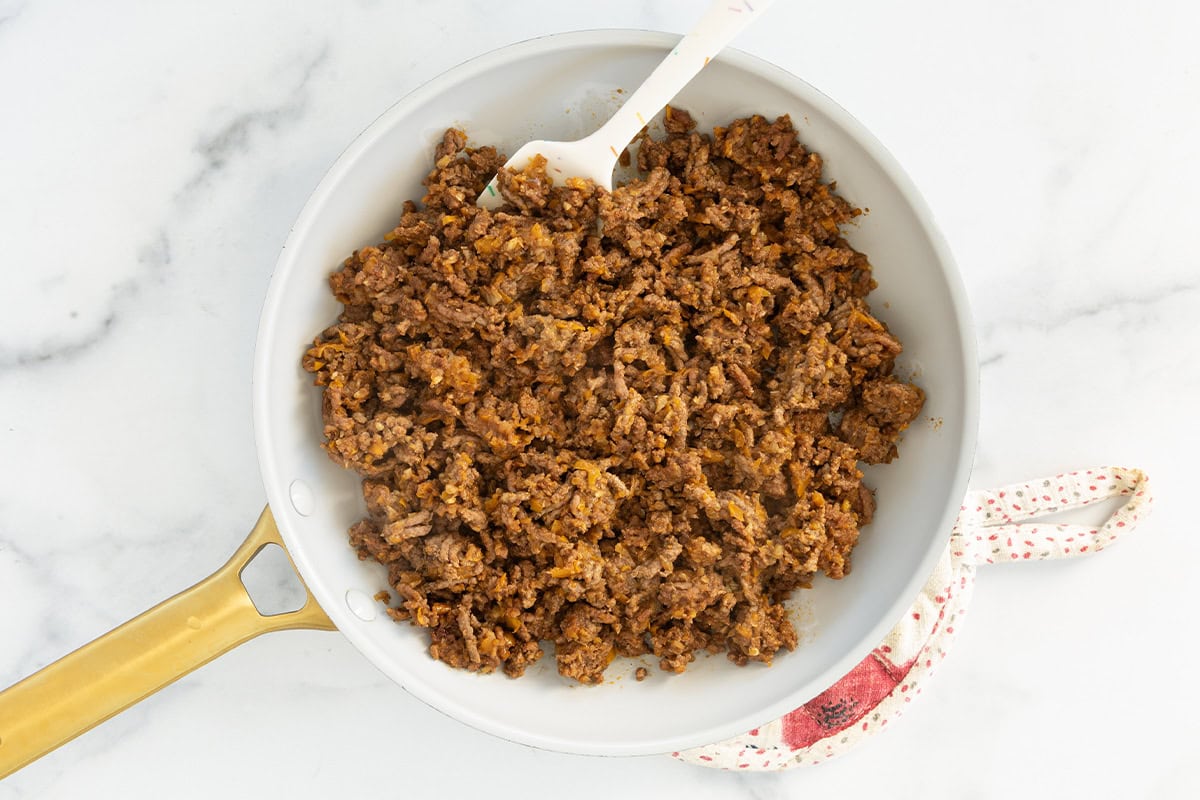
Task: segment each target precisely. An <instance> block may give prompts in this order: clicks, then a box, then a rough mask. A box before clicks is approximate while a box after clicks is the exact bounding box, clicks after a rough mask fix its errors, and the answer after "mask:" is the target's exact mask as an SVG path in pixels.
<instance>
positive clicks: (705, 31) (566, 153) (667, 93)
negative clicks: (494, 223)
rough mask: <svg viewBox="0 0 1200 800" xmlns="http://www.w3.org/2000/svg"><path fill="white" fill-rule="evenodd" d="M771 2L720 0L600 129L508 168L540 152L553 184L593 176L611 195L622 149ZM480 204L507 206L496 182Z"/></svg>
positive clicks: (532, 147) (528, 148) (521, 154)
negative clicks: (613, 176)
mask: <svg viewBox="0 0 1200 800" xmlns="http://www.w3.org/2000/svg"><path fill="white" fill-rule="evenodd" d="M773 2H775V0H716V1H715V2H714V3H713V4H712V5H711V6H709V8H708V11H706V12H705V14H704V16H703V17H701V18H700V21H699V22H698V23H696V27H694V28H692V31H691V32H690V33H689V34H688V35H687V36H684V37H683V39H681V40H680V41H679V44H678V45H677V46H676V47H675V49H674V50H672V51H671V54H670V55H668V56H667V57H666V59H664V60H663V62H662V63H661V64H659V65H658V66H657V67H655V69H654V72H652V73H650V77H648V78H646V81H645V82H644V83H643V84H642V85H641V86H640V87H638V90H637V91H636V92H634V93H633V94H631V95H630V96H629V99H628V100H626V101H625V104H624V105H622V106H621V107H620V108H619V109H617V113H615V114H613V116H612V118H611V119H609V121H608V122H606V123H604V125H603V126H601V127H600V129H599V130H598V131H596V132H595V133H593V134H591V135H590V136H587V137H585V138H583V139H580V140H578V141H575V142H547V141H543V140H540V139H539V140H535V141H532V142H529V143H528V144H526V145H524V146H523V147H521V149H519V150H517V152H516V153H514V154H513V155H512V157H511V158H509V159H508V163H506V164H505V165H504V166H506V167H508V168H509V169H512V170H520V169H522V168H524V167H525V166H526V165H527V164H528V163H529V160H530V159H532V158H533V157H534V156H536V155H538V154H541V155H542V157H544V158H545V159H546V171H547V173H549V175H550V177H551V178H552V179H553V180H554V181H555V182H561V181H563V180H564V179H566V178H570V177H579V178H590V179H592V180H593V181H595V182H596V183H597V184H598V185H600V186H603V187H604V188H605V189H608V190H610V191H611V190H612V175H613V169H614V168H615V167H616V165H617V159H618V158H619V157H620V155H621V151H622V150H624V149H625V146H626V145H628V144H629V143H630V141H632V140H633V137H634V136H636V135H637V132H638V131H640V130H641V129H642V127H643V126H645V124H646V122H647V120H649V119H650V118H651V117H653V116H654V115H655V114H657V113H658V112H659V111H660V110H662V108H663V107H664V106H665V105H666V104H667V103H669V102H671V99H672V98H673V97H675V95H676V94H678V93H679V91H680V90H681V89H682V88H683V87H684V86H686V85H687V83H688V81H690V80H691V79H692V78H693V77H695V75H696V73H697V72H699V71H700V70H702V69H704V67H705V66H706V65H707V64H708V62H709V61H711V60H712V59H713V57H714V56H716V55H717V53H719V52H720V51H721V50H722V49H723V48H724V47H725V45H727V44H729V42H730V41H732V40H733V38H734V37H735V36H737V35H738V34H739V33H741V32H742V31H743V30H745V29H746V28H747V27H748V26H749V25H750V23H751V22H753V21H754V20H756V19H758V16H759V14H761V13H762V12H763V11H764V10H766V8H767V7H768V6H770V5H771V3H773ZM478 203H479V205H481V206H483V207H484V208H497V207H499V206H500V205H502V204H503V203H504V198H503V197H501V195H500V190H499V188H498V187H497V186H496V179H495V178H493V179H492V181H491V183H489V184H488V185H487V188H485V189H484V190H483V194H481V195H479V200H478Z"/></svg>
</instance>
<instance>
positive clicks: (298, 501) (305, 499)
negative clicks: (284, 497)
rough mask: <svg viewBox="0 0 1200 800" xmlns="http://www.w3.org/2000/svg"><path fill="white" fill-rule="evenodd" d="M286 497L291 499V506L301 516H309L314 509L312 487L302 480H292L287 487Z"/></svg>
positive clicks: (314, 502) (315, 503)
mask: <svg viewBox="0 0 1200 800" xmlns="http://www.w3.org/2000/svg"><path fill="white" fill-rule="evenodd" d="M288 497H289V498H291V500H292V508H294V509H296V513H297V514H299V515H300V516H302V517H308V516H311V515H312V513H313V511H315V510H316V506H317V501H316V498H314V497H313V493H312V489H309V488H308V484H307V483H305V482H304V481H302V480H294V481H292V485H291V486H289V487H288Z"/></svg>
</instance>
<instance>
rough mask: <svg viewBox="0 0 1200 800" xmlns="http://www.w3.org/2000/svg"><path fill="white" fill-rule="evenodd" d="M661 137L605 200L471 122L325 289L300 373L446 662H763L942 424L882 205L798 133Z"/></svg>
mask: <svg viewBox="0 0 1200 800" xmlns="http://www.w3.org/2000/svg"><path fill="white" fill-rule="evenodd" d="M665 130H666V133H665V136H664V137H662V138H652V137H651V136H650V135H648V134H646V133H643V134H642V136H641V138H640V141H639V142H638V146H637V156H636V163H637V167H638V169H639V175H640V177H638V178H637V179H636V180H633V181H631V182H629V183H627V184H625V185H622V186H619V187H618V188H616V189H614V190H613V191H612V192H611V193H609V192H607V191H605V190H602V189H600V188H598V187H597V186H595V185H594V184H593V183H591V182H590V181H586V180H582V179H576V178H568V179H566V180H565V181H562V182H561V183H555V182H553V181H552V180H551V179H550V177H549V176H548V175H547V173H546V170H545V162H544V161H541V160H535V161H534V162H533V163H531V164H530V165H529V166H528V167H527V168H526V169H524V170H523V171H520V172H512V171H508V170H505V169H502V168H501V165H502V164H503V163H504V158H503V157H502V156H501V155H499V154H498V153H497V152H496V150H495V149H494V148H492V147H480V148H468V147H467V146H466V137H465V135H464V133H463V132H462V131H459V130H453V129H452V130H448V131H446V133H445V136H444V138H443V139H442V141H441V143H440V145H439V146H438V147H437V150H436V154H435V162H434V167H433V170H432V171H431V172H430V173H429V175H428V177H427V178H426V179H425V182H424V185H425V187H426V194H425V196H424V197H423V198H422V200H421V204H420V205H419V206H418V205H417V204H415V203H413V202H407V203H406V204H405V207H404V211H403V214H402V216H401V219H400V222H399V225H397V227H396V228H395V229H394V230H393V231H391V232H390V233H388V234H387V236H386V237H385V241H383V242H382V243H380V244H378V245H375V246H373V247H364V248H362V249H361V250H358V251H357V252H355V253H354V254H353V255H352V256H351V257H350V258H348V259H346V261H345V263H344V264H343V265H342V267H341V269H340V270H339V271H338V272H336V273H335V274H333V275H332V277H331V278H330V285H331V287H332V290H333V293H334V295H335V296H336V297H337V299H338V300H339V301H340V302H341V303H342V304H343V305H344V309H343V311H342V312H341V314H340V316H339V317H338V320H337V323H336V324H334V325H332V326H331V327H329V328H328V329H326V330H325V331H324V332H322V333H321V334H320V336H319V337H318V338H317V339H316V341H315V342H314V343H313V345H312V346H311V347H310V348H309V349H308V351H307V352H306V354H305V355H304V359H303V364H304V368H305V369H307V370H308V371H310V372H312V373H314V374H315V376H316V383H317V385H319V386H322V387H324V391H323V415H324V424H325V439H326V441H325V443H324V447H325V449H326V450H327V452H328V454H329V456H330V457H331V458H332V459H333V460H334V461H336V462H337V463H338V464H340V465H342V466H343V467H345V468H347V469H352V470H355V471H356V472H357V473H358V474H359V475H361V476H362V491H363V497H364V498H365V501H366V507H367V509H368V515H367V517H366V518H365V519H363V520H361V521H360V522H358V523H357V524H355V525H354V526H353V527H352V528H351V529H350V541H351V543H352V545H353V546H354V547H355V548H356V549H357V551H358V554H359V556H360V558H363V559H370V560H374V561H377V562H379V563H380V564H382V565H384V566H385V567H386V568H387V571H388V577H389V583H390V585H391V588H392V591H393V592H394V595H395V604H394V607H392V608H390V609H389V613H390V615H391V616H392V617H393V618H395V619H396V620H398V621H405V622H409V623H411V624H413V625H417V626H420V627H421V628H425V629H426V630H427V631H428V634H429V638H430V645H429V653H430V655H432V656H433V657H434V658H437V659H440V660H441V661H444V662H445V663H447V664H449V665H451V666H453V667H458V668H463V669H468V670H473V671H477V672H492V671H494V670H496V669H502V670H503V671H504V672H505V673H507V674H508V675H510V676H513V677H516V676H519V675H521V674H522V673H523V672H524V671H525V669H526V667H527V666H528V665H529V664H531V663H533V662H534V661H536V660H537V659H539V658H540V657H541V656H542V649H541V643H542V642H553V644H554V645H555V655H556V658H557V661H558V671H559V672H560V673H561V674H562V675H564V676H567V677H569V678H573V679H575V680H577V681H580V682H582V683H587V684H592V683H597V682H599V681H601V680H602V678H603V675H604V671H605V668H606V667H607V666H608V665H609V663H610V662H612V660H613V659H614V658H615V657H616V656H639V655H646V654H652V655H653V656H654V657H656V658H657V659H658V662H659V665H660V667H661V668H662V669H663V670H666V671H670V672H682V671H683V670H684V669H685V668H686V667H687V665H688V664H689V663H690V662H691V661H692V660H693V659H694V657H695V654H696V653H697V652H699V651H704V650H707V651H710V652H721V651H725V652H726V653H727V655H728V658H729V659H730V660H732V661H734V662H735V663H737V664H739V665H742V664H746V663H747V662H749V661H760V662H766V663H770V662H771V659H772V658H773V657H774V656H775V655H776V653H778V652H779V651H780V650H781V649H782V650H790V649H793V648H794V647H795V646H796V632H795V630H794V628H793V627H792V624H791V622H790V621H789V619H788V613H787V610H786V608H785V606H784V603H785V601H786V600H787V599H788V597H789V596H790V595H791V593H792V592H793V590H795V589H797V588H799V587H808V586H810V584H811V582H812V580H813V578H814V577H815V576H816V575H818V574H820V573H823V574H825V575H827V576H829V577H831V578H841V577H842V576H844V575H845V574H846V573H847V572H848V571H849V569H850V553H851V550H852V549H853V548H854V545H855V543H856V541H857V540H858V536H859V529H860V527H861V526H862V525H864V524H866V523H868V522H869V521H870V520H871V516H872V513H873V512H874V500H873V496H872V492H871V490H870V489H868V488H867V487H866V486H864V484H863V482H862V473H861V472H860V470H859V466H858V464H859V462H860V461H861V462H865V463H868V464H876V463H882V462H890V461H891V460H892V459H894V458H895V457H896V455H897V452H896V442H897V438H898V436H899V434H900V432H901V431H903V430H904V429H905V427H906V426H907V425H908V424H909V423H910V422H911V421H912V420H913V419H915V418H916V416H917V415H918V413H919V412H920V410H921V407H922V404H923V402H924V394H923V393H922V391H921V390H920V389H919V388H917V387H916V386H914V385H912V384H911V383H908V382H905V381H903V380H900V379H898V378H897V377H896V376H895V375H894V374H893V364H894V362H895V359H896V356H897V355H898V354H899V353H900V349H901V346H900V342H899V341H898V340H897V339H896V337H895V336H893V335H892V334H891V333H890V332H889V331H888V328H887V326H886V325H885V324H884V323H883V322H881V321H880V320H878V319H877V318H875V317H874V316H873V315H872V314H871V310H870V307H869V306H868V304H867V295H868V293H869V292H870V291H871V290H872V288H874V286H875V282H874V280H873V279H872V277H871V266H870V263H869V262H868V260H867V257H866V256H865V255H864V254H862V253H859V252H857V251H855V250H854V249H853V248H852V247H851V246H850V245H849V244H848V243H847V242H846V240H845V239H844V238H843V236H842V234H841V227H842V226H843V225H845V224H846V223H849V222H850V221H851V220H853V219H854V218H855V217H856V216H857V215H858V214H859V213H860V212H859V211H858V210H857V209H856V208H854V207H852V206H851V205H850V204H849V203H848V202H847V201H846V200H844V199H842V198H841V197H839V196H838V195H837V194H836V193H835V192H834V187H833V186H832V185H831V184H828V183H825V182H822V180H821V172H822V162H821V158H820V156H819V155H818V154H817V153H814V152H812V151H809V150H807V149H806V148H805V147H804V146H803V145H802V144H801V143H800V142H799V141H798V138H797V134H796V131H795V129H794V128H793V126H792V123H791V120H790V119H789V118H788V117H786V116H784V117H780V118H779V119H776V120H775V121H773V122H771V121H768V120H767V119H764V118H763V117H761V116H752V117H749V118H746V119H738V120H734V121H733V122H731V123H730V124H729V125H728V126H726V127H718V128H715V129H714V130H713V132H712V134H711V135H707V134H702V133H699V132H697V131H696V130H695V124H694V123H693V121H692V119H691V117H690V116H689V115H688V114H687V113H686V112H683V111H680V110H678V109H668V112H667V116H666V121H665ZM497 171H499V188H500V191H501V193H502V194H503V198H504V200H505V205H504V206H503V207H501V208H500V209H498V210H496V211H488V210H486V209H483V208H480V207H478V206H477V205H475V202H474V201H475V198H476V197H477V196H478V194H479V193H480V192H481V191H482V190H483V189H484V186H485V185H486V183H487V182H488V181H489V180H490V178H491V177H492V176H493V174H496V173H497ZM643 674H644V673H643Z"/></svg>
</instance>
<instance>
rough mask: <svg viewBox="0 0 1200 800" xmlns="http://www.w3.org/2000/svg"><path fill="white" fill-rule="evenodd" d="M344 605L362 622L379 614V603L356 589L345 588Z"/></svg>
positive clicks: (368, 620)
mask: <svg viewBox="0 0 1200 800" xmlns="http://www.w3.org/2000/svg"><path fill="white" fill-rule="evenodd" d="M346 606H347V607H348V608H349V609H350V610H351V611H352V612H354V616H356V617H358V618H359V619H361V620H362V621H363V622H370V621H371V620H373V619H375V617H377V616H378V615H379V604H378V603H376V602H375V601H374V600H372V599H371V596H370V595H368V594H367V593H366V592H363V591H360V590H358V589H347V590H346Z"/></svg>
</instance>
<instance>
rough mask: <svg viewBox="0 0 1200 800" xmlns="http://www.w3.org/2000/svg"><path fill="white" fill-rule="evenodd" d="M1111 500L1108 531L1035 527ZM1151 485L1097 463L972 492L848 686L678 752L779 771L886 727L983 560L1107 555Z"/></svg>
mask: <svg viewBox="0 0 1200 800" xmlns="http://www.w3.org/2000/svg"><path fill="white" fill-rule="evenodd" d="M1113 498H1124V502H1123V503H1122V504H1121V505H1120V507H1119V508H1117V509H1116V510H1115V511H1114V512H1113V513H1112V514H1111V515H1110V516H1109V517H1108V519H1107V520H1106V521H1105V522H1104V523H1103V524H1101V525H1098V526H1090V525H1080V524H1071V523H1056V522H1041V523H1039V522H1037V521H1036V520H1038V519H1040V518H1041V517H1044V516H1046V515H1049V514H1054V513H1058V512H1063V511H1070V510H1073V509H1077V508H1082V507H1084V506H1087V505H1091V504H1093V503H1098V502H1101V501H1104V500H1109V499H1113ZM1150 503H1151V496H1150V488H1149V480H1148V479H1147V477H1146V475H1145V474H1144V473H1143V472H1141V471H1140V470H1137V469H1127V468H1122V467H1093V468H1091V469H1085V470H1080V471H1077V472H1066V473H1062V474H1059V475H1055V476H1053V477H1049V478H1039V479H1036V480H1032V481H1027V482H1025V483H1014V484H1012V485H1009V486H1004V487H1002V488H999V489H989V490H985V491H973V492H968V493H967V496H966V497H965V498H964V500H963V504H962V506H961V507H960V508H959V514H958V519H957V520H956V521H955V523H954V528H953V530H952V531H951V534H950V543H949V544H948V545H947V547H946V550H945V552H944V553H943V554H942V557H941V559H939V561H938V564H937V566H936V567H935V568H934V571H933V574H932V575H930V577H929V580H928V581H927V582H926V583H925V586H924V587H923V588H922V590H921V594H920V595H919V596H918V597H917V598H916V601H915V602H914V603H913V605H912V607H911V608H910V609H909V610H908V613H907V614H906V615H905V616H904V618H903V619H901V620H900V621H899V622H898V623H896V626H895V627H894V628H892V630H891V632H890V633H888V635H887V637H886V638H885V639H884V641H883V642H882V643H881V644H880V645H879V646H878V647H876V648H875V649H874V650H872V651H871V653H870V655H868V656H867V657H866V658H864V659H863V660H862V661H861V662H859V663H858V665H857V666H855V667H854V669H852V670H850V672H848V673H847V674H846V675H845V676H844V677H843V678H842V679H841V680H839V681H838V682H837V683H835V684H834V685H833V686H831V687H830V688H829V689H827V690H825V691H824V692H822V693H821V694H819V695H817V696H816V697H814V698H813V699H812V700H809V701H808V702H807V703H805V704H804V705H803V706H801V707H800V708H797V709H796V710H794V711H792V712H790V713H788V714H786V715H785V716H783V717H782V718H780V719H777V720H774V721H772V722H769V723H767V724H766V725H763V726H761V727H759V728H755V729H754V730H751V731H748V732H747V733H745V734H743V735H741V736H735V737H734V738H732V739H727V740H725V741H723V742H718V743H717V744H712V745H706V746H703V747H695V748H692V749H690V750H683V751H680V752H675V753H672V754H671V755H672V756H674V757H675V758H677V759H679V760H681V761H686V762H689V763H693V764H699V765H703V766H708V767H716V768H719V769H731V770H759V771H765V770H779V769H790V768H792V767H798V766H807V765H811V764H816V763H819V762H821V761H828V760H829V759H831V758H834V757H836V756H838V755H840V754H842V753H844V752H846V751H847V750H849V749H851V748H853V747H854V746H855V745H857V744H858V743H859V742H861V741H863V740H864V739H866V738H868V737H869V736H872V735H873V734H875V733H877V732H878V731H881V730H883V729H885V728H886V727H887V725H888V723H889V722H891V721H892V720H894V719H895V718H896V717H898V716H900V714H902V713H903V711H904V709H905V708H906V707H907V706H908V704H909V703H911V702H912V699H913V697H915V696H917V695H919V694H920V693H921V691H922V687H923V686H924V684H925V682H926V679H927V678H928V677H929V676H930V675H932V674H933V672H934V670H935V669H936V668H937V666H938V665H939V664H940V663H941V661H942V659H944V658H945V657H946V652H947V650H948V649H949V646H950V644H951V642H952V641H953V638H954V635H955V632H956V630H957V629H958V627H960V626H961V621H962V617H963V615H964V614H965V613H966V607H967V604H968V602H969V600H970V597H971V592H972V591H973V590H974V586H975V570H976V569H977V568H978V567H979V566H980V565H982V564H1002V563H1003V564H1010V563H1021V562H1023V561H1032V560H1041V559H1048V558H1077V557H1079V556H1085V555H1090V554H1092V553H1097V552H1099V551H1100V550H1103V549H1104V548H1105V547H1107V546H1108V545H1110V544H1112V543H1113V542H1114V541H1115V540H1116V539H1117V538H1118V537H1120V536H1121V535H1123V534H1126V533H1129V532H1131V531H1132V530H1133V528H1134V527H1135V526H1136V525H1137V523H1138V521H1139V520H1141V519H1144V518H1145V516H1146V513H1147V512H1148V510H1149V506H1150Z"/></svg>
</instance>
